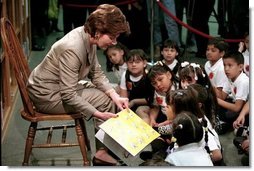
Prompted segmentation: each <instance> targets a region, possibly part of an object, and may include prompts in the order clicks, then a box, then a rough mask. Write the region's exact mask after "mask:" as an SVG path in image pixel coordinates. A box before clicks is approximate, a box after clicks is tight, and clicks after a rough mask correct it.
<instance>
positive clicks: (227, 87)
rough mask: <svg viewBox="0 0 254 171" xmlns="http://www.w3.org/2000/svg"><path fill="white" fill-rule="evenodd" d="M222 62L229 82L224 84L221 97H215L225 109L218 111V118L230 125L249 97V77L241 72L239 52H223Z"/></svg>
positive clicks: (241, 64) (242, 63) (242, 66)
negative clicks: (221, 111)
mask: <svg viewBox="0 0 254 171" xmlns="http://www.w3.org/2000/svg"><path fill="white" fill-rule="evenodd" d="M223 64H224V71H225V74H226V76H227V78H228V80H229V82H227V83H226V84H224V86H223V89H222V97H221V98H217V99H218V104H219V106H221V107H222V108H224V109H226V112H225V113H223V114H222V113H220V115H221V116H220V119H222V120H224V121H225V122H227V123H229V124H230V125H232V124H231V123H232V122H233V121H234V120H235V119H236V118H237V116H238V115H239V112H240V111H241V109H242V108H243V105H244V104H245V103H246V101H247V100H248V98H249V77H248V76H247V75H246V74H245V73H244V72H243V69H244V57H243V55H242V54H241V53H240V52H237V51H235V52H228V53H227V54H225V55H224V56H223ZM228 99H229V101H231V102H228Z"/></svg>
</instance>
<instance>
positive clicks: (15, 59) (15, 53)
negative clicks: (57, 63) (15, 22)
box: [0, 18, 90, 166]
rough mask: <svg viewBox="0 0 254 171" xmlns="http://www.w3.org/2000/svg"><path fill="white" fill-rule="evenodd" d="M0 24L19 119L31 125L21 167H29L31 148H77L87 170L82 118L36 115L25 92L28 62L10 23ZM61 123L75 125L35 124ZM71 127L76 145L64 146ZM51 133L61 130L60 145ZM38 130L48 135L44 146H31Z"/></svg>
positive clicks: (4, 20) (65, 114)
mask: <svg viewBox="0 0 254 171" xmlns="http://www.w3.org/2000/svg"><path fill="white" fill-rule="evenodd" d="M0 24H1V38H2V46H3V52H4V55H5V57H7V58H8V59H9V62H10V64H11V66H12V67H13V69H14V73H15V77H16V80H17V83H18V87H19V91H20V94H21V98H22V102H23V109H22V110H21V116H22V118H23V119H25V120H27V121H29V122H30V126H29V129H28V134H27V139H26V145H25V153H24V160H23V163H22V165H28V164H29V157H30V154H31V152H32V149H33V148H57V147H72V146H79V147H80V150H81V153H82V156H83V164H84V165H85V166H89V165H90V162H89V160H88V158H87V150H88V149H87V144H89V141H88V139H87V134H86V131H85V122H84V120H83V117H82V115H81V114H80V113H73V114H67V113H59V114H46V113H39V112H37V111H36V109H35V107H34V106H33V102H32V101H31V99H30V98H29V95H28V92H27V88H26V83H27V80H28V77H29V74H30V69H29V67H28V63H27V59H26V57H25V54H24V52H23V49H22V48H21V45H20V43H19V40H18V38H17V36H16V34H15V31H14V29H13V26H12V24H11V22H10V21H9V20H8V19H6V18H1V23H0ZM63 120H73V121H74V123H75V124H71V125H60V126H59V125H57V126H49V127H45V128H44V127H43V128H37V125H38V123H39V122H42V121H63ZM74 127H75V130H76V134H77V142H75V143H67V140H66V133H67V129H68V128H74ZM54 129H63V132H62V138H61V142H60V143H51V139H52V135H53V133H52V132H53V130H54ZM37 130H40V131H45V130H47V131H48V136H47V140H46V143H41V144H34V140H35V135H36V131H37ZM14 148H15V147H14Z"/></svg>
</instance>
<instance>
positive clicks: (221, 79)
mask: <svg viewBox="0 0 254 171" xmlns="http://www.w3.org/2000/svg"><path fill="white" fill-rule="evenodd" d="M205 71H206V73H207V75H208V77H209V79H210V81H211V84H212V86H213V87H216V88H217V87H223V85H224V84H225V82H228V78H227V76H226V74H225V71H224V65H223V60H222V58H220V59H219V60H218V61H217V62H216V63H215V64H214V65H211V63H210V61H207V62H206V63H205Z"/></svg>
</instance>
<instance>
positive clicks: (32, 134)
mask: <svg viewBox="0 0 254 171" xmlns="http://www.w3.org/2000/svg"><path fill="white" fill-rule="evenodd" d="M36 129H37V122H31V124H30V126H29V129H28V134H27V139H26V147H25V153H24V160H23V163H22V165H23V166H28V163H29V157H30V155H31V152H32V146H33V142H34V137H35V134H36Z"/></svg>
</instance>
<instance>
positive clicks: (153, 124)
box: [150, 119, 158, 127]
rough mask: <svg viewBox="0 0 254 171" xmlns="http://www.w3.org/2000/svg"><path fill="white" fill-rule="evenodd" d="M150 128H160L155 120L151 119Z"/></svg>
mask: <svg viewBox="0 0 254 171" xmlns="http://www.w3.org/2000/svg"><path fill="white" fill-rule="evenodd" d="M150 126H151V127H158V123H157V122H156V121H155V120H154V119H151V122H150Z"/></svg>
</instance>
